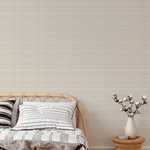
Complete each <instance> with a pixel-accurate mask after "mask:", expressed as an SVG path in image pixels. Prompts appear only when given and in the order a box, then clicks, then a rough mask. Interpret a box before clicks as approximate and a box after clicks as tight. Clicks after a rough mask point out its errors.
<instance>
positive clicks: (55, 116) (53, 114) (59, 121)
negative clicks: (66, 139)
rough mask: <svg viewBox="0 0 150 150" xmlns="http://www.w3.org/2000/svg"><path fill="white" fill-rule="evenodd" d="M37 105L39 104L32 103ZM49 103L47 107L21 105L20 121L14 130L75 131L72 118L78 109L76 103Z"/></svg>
mask: <svg viewBox="0 0 150 150" xmlns="http://www.w3.org/2000/svg"><path fill="white" fill-rule="evenodd" d="M31 103H37V102H31ZM58 104H59V103H49V104H47V105H45V104H44V105H41V106H35V105H20V106H19V110H20V114H19V119H18V122H17V125H16V126H15V127H14V128H12V129H13V130H24V129H42V128H52V129H65V130H75V129H74V127H73V123H72V117H73V113H74V110H75V108H76V102H68V103H65V104H64V103H62V104H61V105H60V104H59V105H58Z"/></svg>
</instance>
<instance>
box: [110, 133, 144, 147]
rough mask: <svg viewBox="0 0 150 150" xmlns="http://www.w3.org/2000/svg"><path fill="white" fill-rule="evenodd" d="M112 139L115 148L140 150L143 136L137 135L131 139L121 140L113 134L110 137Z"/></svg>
mask: <svg viewBox="0 0 150 150" xmlns="http://www.w3.org/2000/svg"><path fill="white" fill-rule="evenodd" d="M112 141H113V142H114V143H115V146H116V150H141V147H142V143H144V142H145V138H143V137H141V136H137V137H136V138H135V139H132V140H122V139H119V136H115V137H113V138H112Z"/></svg>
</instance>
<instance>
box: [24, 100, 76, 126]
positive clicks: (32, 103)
mask: <svg viewBox="0 0 150 150" xmlns="http://www.w3.org/2000/svg"><path fill="white" fill-rule="evenodd" d="M69 103H72V102H69ZM75 103H76V102H75ZM53 104H55V105H57V106H63V105H68V103H66V102H57V103H54V102H26V101H23V105H32V106H45V105H53ZM69 105H70V104H69ZM72 121H73V127H74V128H75V129H76V125H77V116H76V108H75V110H74V113H73V118H72Z"/></svg>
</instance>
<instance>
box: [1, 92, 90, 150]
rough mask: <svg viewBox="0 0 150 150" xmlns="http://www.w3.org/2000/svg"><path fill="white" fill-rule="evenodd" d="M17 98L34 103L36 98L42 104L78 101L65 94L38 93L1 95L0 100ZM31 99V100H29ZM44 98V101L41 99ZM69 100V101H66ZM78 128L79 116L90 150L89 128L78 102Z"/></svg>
mask: <svg viewBox="0 0 150 150" xmlns="http://www.w3.org/2000/svg"><path fill="white" fill-rule="evenodd" d="M16 97H19V99H21V98H22V99H26V101H32V100H33V99H34V98H36V99H38V100H39V101H40V102H42V101H44V100H45V99H46V98H51V99H52V101H53V102H57V101H58V99H64V101H65V102H70V101H76V99H74V98H73V97H71V96H69V95H65V94H38V93H34V94H33V93H27V94H25V93H21V94H16V93H15V94H12V93H9V94H0V99H1V100H3V99H4V100H6V99H8V98H14V99H15V100H16ZM29 97H30V99H29ZM41 97H42V99H41ZM54 97H56V99H54ZM66 99H67V100H66ZM76 113H77V128H79V116H80V117H81V120H82V125H83V129H84V134H85V137H86V139H87V142H88V147H89V150H90V145H89V138H88V133H87V127H86V123H85V119H84V115H83V112H82V109H81V107H80V105H79V103H78V102H77V111H76Z"/></svg>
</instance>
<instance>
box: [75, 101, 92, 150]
mask: <svg viewBox="0 0 150 150" xmlns="http://www.w3.org/2000/svg"><path fill="white" fill-rule="evenodd" d="M77 109H78V111H79V114H80V116H81V120H82V125H83V129H84V134H85V137H86V139H87V142H88V147H89V150H90V144H89V138H88V133H87V127H86V123H85V119H84V115H83V112H82V109H81V106H80V104H79V103H78V102H77Z"/></svg>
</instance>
